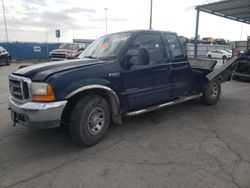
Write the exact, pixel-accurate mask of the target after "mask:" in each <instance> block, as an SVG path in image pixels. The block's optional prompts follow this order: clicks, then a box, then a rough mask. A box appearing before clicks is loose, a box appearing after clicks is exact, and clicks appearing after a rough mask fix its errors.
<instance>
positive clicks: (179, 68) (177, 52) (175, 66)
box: [164, 33, 191, 97]
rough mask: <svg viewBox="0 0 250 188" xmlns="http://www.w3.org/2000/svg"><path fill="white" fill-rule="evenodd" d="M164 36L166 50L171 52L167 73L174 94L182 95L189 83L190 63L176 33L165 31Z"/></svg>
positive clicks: (186, 90)
mask: <svg viewBox="0 0 250 188" xmlns="http://www.w3.org/2000/svg"><path fill="white" fill-rule="evenodd" d="M164 38H165V40H166V42H167V44H168V45H166V48H167V49H166V50H168V51H169V53H170V54H171V60H170V63H169V74H170V82H171V84H172V85H173V88H174V91H173V92H174V96H175V97H179V96H184V95H186V93H187V92H188V90H189V87H190V85H191V67H190V64H189V62H188V60H187V56H186V54H185V52H184V50H183V48H182V46H181V44H180V41H179V39H178V37H177V35H175V34H171V33H166V34H164Z"/></svg>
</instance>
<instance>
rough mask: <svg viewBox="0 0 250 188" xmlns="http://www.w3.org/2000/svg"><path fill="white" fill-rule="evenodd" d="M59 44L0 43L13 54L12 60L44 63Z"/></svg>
mask: <svg viewBox="0 0 250 188" xmlns="http://www.w3.org/2000/svg"><path fill="white" fill-rule="evenodd" d="M59 45H60V44H59V43H27V42H11V43H0V46H3V47H4V48H5V49H7V51H8V52H9V53H10V54H11V57H12V59H15V60H18V61H23V60H36V61H43V60H47V59H48V55H49V52H50V51H51V50H53V49H56V48H58V47H59Z"/></svg>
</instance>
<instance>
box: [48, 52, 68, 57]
mask: <svg viewBox="0 0 250 188" xmlns="http://www.w3.org/2000/svg"><path fill="white" fill-rule="evenodd" d="M51 57H52V58H67V55H66V53H52V54H51Z"/></svg>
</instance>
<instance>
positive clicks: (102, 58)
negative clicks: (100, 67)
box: [99, 55, 117, 60]
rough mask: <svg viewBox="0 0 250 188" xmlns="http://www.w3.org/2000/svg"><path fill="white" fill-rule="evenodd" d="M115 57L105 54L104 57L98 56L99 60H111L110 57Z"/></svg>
mask: <svg viewBox="0 0 250 188" xmlns="http://www.w3.org/2000/svg"><path fill="white" fill-rule="evenodd" d="M115 58H117V56H114V55H113V56H106V57H99V59H100V60H111V59H115Z"/></svg>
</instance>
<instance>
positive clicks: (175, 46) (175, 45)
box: [165, 34, 184, 59]
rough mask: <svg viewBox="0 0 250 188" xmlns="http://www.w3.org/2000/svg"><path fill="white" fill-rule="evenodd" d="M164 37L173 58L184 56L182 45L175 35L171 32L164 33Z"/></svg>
mask: <svg viewBox="0 0 250 188" xmlns="http://www.w3.org/2000/svg"><path fill="white" fill-rule="evenodd" d="M165 38H166V40H167V42H168V44H169V47H170V50H171V52H172V55H173V58H174V59H176V58H182V57H184V54H183V51H182V47H181V45H180V43H179V41H178V38H177V36H176V35H172V34H165Z"/></svg>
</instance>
